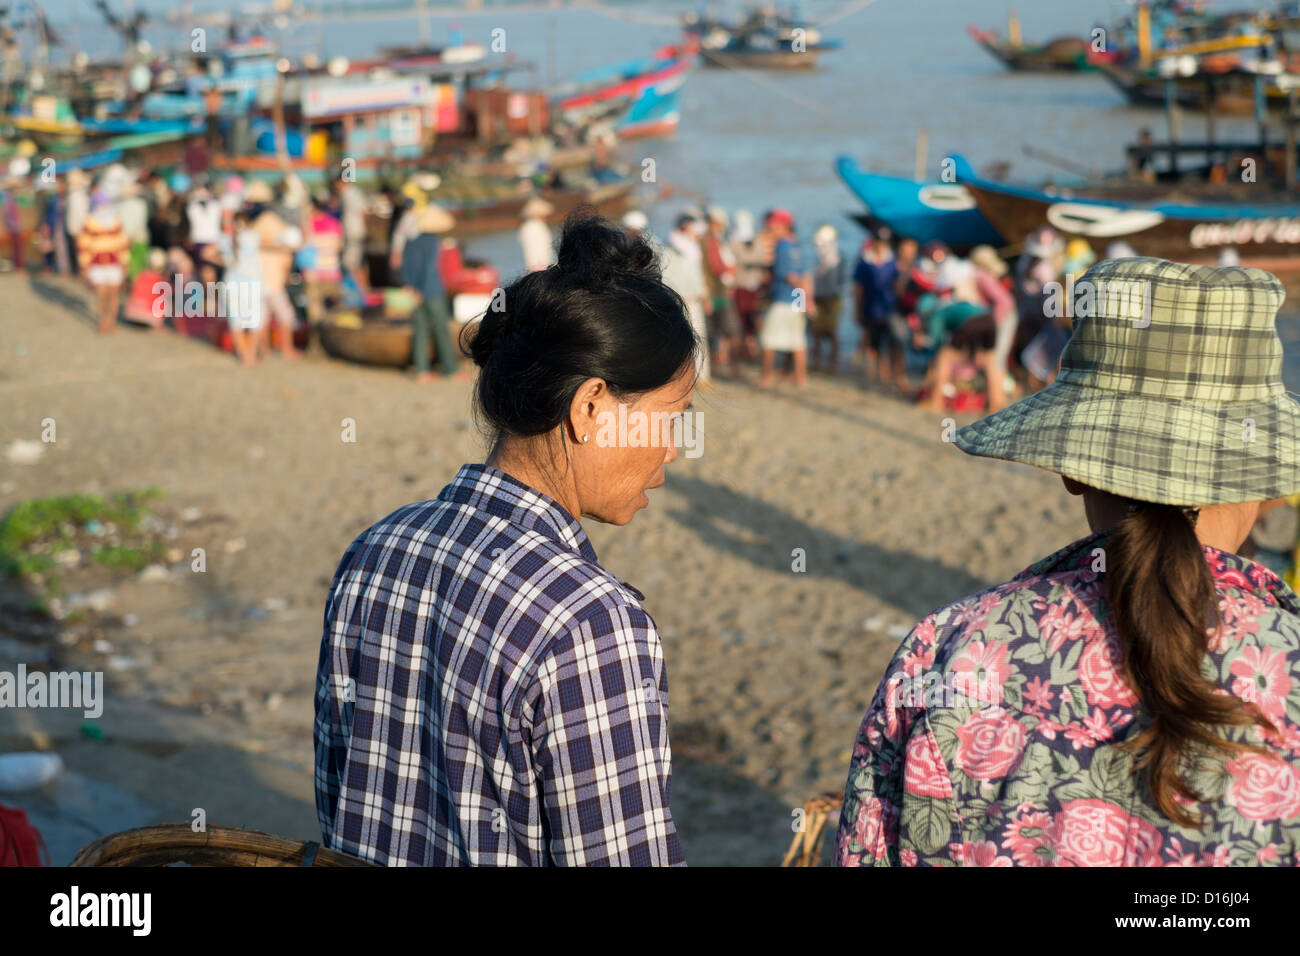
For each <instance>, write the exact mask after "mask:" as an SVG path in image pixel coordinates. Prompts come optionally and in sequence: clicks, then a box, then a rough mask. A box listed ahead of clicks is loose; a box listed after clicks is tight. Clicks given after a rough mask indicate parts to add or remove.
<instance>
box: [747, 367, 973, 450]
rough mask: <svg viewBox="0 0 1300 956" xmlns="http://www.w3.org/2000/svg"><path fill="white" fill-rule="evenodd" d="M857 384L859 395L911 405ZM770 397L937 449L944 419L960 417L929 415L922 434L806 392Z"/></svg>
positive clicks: (780, 392) (783, 392) (775, 393)
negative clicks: (928, 425)
mask: <svg viewBox="0 0 1300 956" xmlns="http://www.w3.org/2000/svg"><path fill="white" fill-rule="evenodd" d="M845 383H846V384H847V383H848V380H847V379H846V380H845ZM854 384H855V391H856V392H857V393H858V394H862V395H871V396H874V397H876V398H879V399H881V400H883V401H892V402H895V403H897V404H898V406H899V408H900V410H906V409H907V403H906V402H905V401H904V400H903V399H902V398H898V397H896V396H892V395H886V394H882V393H881V392H878V391H873V390H871V389H870V388H868V387H866V386H865V385H862V384H860V383H854ZM766 394H767V396H768V397H769V398H775V399H778V400H780V401H783V402H787V403H789V404H791V405H794V406H796V407H798V408H803V409H807V410H808V411H812V412H818V413H820V414H822V415H829V416H831V417H832V418H839V419H841V420H843V421H846V422H851V423H853V424H854V425H859V426H862V427H863V428H867V429H870V430H871V431H873V432H877V433H879V434H881V435H888V436H889V437H890V438H896V439H898V440H899V441H905V442H907V443H909V444H912V445H916V446H918V447H924V448H933V447H934V446H935V444H936V443H938V442H941V441H942V438H941V434H942V431H943V424H942V421H943V419H944V418H949V417H951V418H957V416H955V415H950V413H948V412H930V413H928V414H930V415H932V416H933V427H932V428H931V429H930V431H929V432H918V431H915V430H912V431H906V430H904V429H901V428H891V427H890V426H889V425H885V424H883V423H882V422H880V421H879V419H877V418H873V417H872V416H870V415H865V414H857V413H855V412H854V410H853V408H852V406H845V405H842V404H832V403H828V402H820V401H817V400H816V399H814V398H812V397H810V396H809V394H808V393H807V392H806V391H799V392H795V391H790V390H788V389H783V388H780V387H777V388H772V389H769V390H768V391H767V392H766ZM967 418H970V416H967Z"/></svg>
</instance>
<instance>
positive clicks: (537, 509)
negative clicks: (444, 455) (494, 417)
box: [438, 465, 596, 562]
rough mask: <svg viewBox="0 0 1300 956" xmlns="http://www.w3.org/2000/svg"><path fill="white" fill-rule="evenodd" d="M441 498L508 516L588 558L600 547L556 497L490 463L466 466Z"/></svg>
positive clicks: (500, 515)
mask: <svg viewBox="0 0 1300 956" xmlns="http://www.w3.org/2000/svg"><path fill="white" fill-rule="evenodd" d="M438 499H439V500H440V501H452V502H456V503H458V504H464V505H469V506H470V507H471V508H477V509H479V510H480V511H486V512H488V513H489V514H493V515H497V516H498V517H501V518H505V519H506V520H507V521H509V522H511V523H512V524H517V525H520V526H521V527H524V528H526V529H528V530H529V531H535V532H537V533H538V534H542V535H545V536H546V537H548V538H550V539H551V540H553V541H555V542H557V543H558V544H560V545H562V546H563V547H565V548H567V549H568V550H570V551H576V552H577V553H578V554H581V555H582V556H583V557H584V558H586V559H587V560H588V561H592V562H595V561H596V549H595V548H593V547H592V546H591V542H590V541H589V540H588V539H587V533H586V532H585V531H583V530H582V525H580V524H579V523H578V522H577V520H576V519H575V518H574V517H573V516H572V515H571V514H569V513H568V512H567V511H565V510H564V508H563V507H561V505H560V504H559V502H557V501H556V500H555V499H554V498H551V497H550V496H549V495H544V494H542V493H541V492H540V491H538V490H537V489H536V488H532V487H530V486H528V485H526V484H524V483H523V482H522V481H519V480H518V479H517V478H512V477H511V476H510V475H508V474H506V473H505V472H504V471H501V470H499V469H497V468H492V467H490V466H488V465H462V466H461V469H460V471H458V472H457V473H456V477H455V478H453V479H452V480H451V484H449V485H447V487H446V488H444V489H442V491H441V492H440V493H439V495H438Z"/></svg>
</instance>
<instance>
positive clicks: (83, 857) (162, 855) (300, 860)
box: [70, 823, 375, 866]
mask: <svg viewBox="0 0 1300 956" xmlns="http://www.w3.org/2000/svg"><path fill="white" fill-rule="evenodd" d="M173 863H187V864H189V865H190V866H374V865H375V864H373V863H368V862H367V861H365V860H362V859H359V858H358V857H355V856H350V855H348V854H347V853H340V852H338V851H337V850H326V849H325V848H323V847H322V846H321V845H320V844H319V843H316V842H314V841H310V840H309V841H303V840H288V839H285V838H284V837H278V836H272V835H271V834H269V833H259V832H258V831H256V830H239V829H236V828H235V827H220V826H209V827H208V828H207V830H205V831H202V832H199V833H196V832H194V830H193V829H191V828H190V825H189V824H188V823H164V824H160V825H158V826H152V827H141V828H139V829H137V830H127V831H126V832H125V833H113V834H110V835H109V836H106V837H101V838H100V839H98V840H96V841H95V842H94V843H90V844H88V845H86V846H85V847H83V848H82V850H81V852H80V853H78V854H77V855H76V857H75V858H74V859H73V861H72V863H71V864H70V865H71V866H168V865H170V864H173Z"/></svg>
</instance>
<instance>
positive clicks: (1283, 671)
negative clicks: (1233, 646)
mask: <svg viewBox="0 0 1300 956" xmlns="http://www.w3.org/2000/svg"><path fill="white" fill-rule="evenodd" d="M1230 669H1231V671H1232V674H1233V676H1234V677H1235V678H1236V679H1235V680H1234V681H1233V682H1232V692H1233V693H1234V694H1236V695H1237V696H1238V697H1240V698H1241V699H1242V700H1243V701H1245V702H1246V703H1249V704H1255V705H1256V706H1257V707H1259V709H1260V710H1261V711H1262V712H1263V714H1264V716H1265V717H1267V718H1268V719H1269V720H1271V721H1274V722H1275V723H1276V722H1277V721H1279V720H1281V719H1282V718H1283V717H1284V716H1285V715H1286V699H1287V695H1288V694H1290V693H1291V675H1290V674H1288V673H1287V670H1288V663H1287V659H1286V654H1284V653H1283V652H1282V651H1273V650H1269V649H1268V648H1267V647H1246V648H1243V649H1242V651H1241V654H1240V655H1239V656H1238V657H1237V658H1236V660H1234V661H1233V662H1232V665H1231V668H1230Z"/></svg>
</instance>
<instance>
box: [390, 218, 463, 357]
mask: <svg viewBox="0 0 1300 956" xmlns="http://www.w3.org/2000/svg"><path fill="white" fill-rule="evenodd" d="M415 224H416V228H417V229H418V230H419V234H418V235H417V236H416V237H415V238H414V239H412V240H410V241H409V242H407V243H406V248H405V249H404V250H403V251H402V284H403V285H404V286H405V287H406V288H407V290H408V291H410V292H412V293H414V294H415V295H417V296H419V299H420V304H419V305H418V306H416V308H415V311H414V312H413V313H411V325H412V330H411V331H412V335H411V353H412V354H411V362H412V364H413V365H414V366H415V379H416V381H417V382H432V381H436V380H437V379H438V376H437V375H435V374H434V372H433V367H432V364H431V363H430V361H429V343H430V341H432V342H433V350H434V355H435V356H436V357H437V359H438V367H439V369H440V371H441V372H442V374H443V375H444V376H446V377H448V378H457V379H464V378H468V377H469V376H468V373H465V372H462V371H461V370H460V353H459V350H458V349H457V348H456V345H455V343H454V342H453V341H452V338H451V326H450V323H451V311H450V309H448V307H447V286H446V284H445V283H444V282H443V279H442V273H441V271H440V268H439V265H440V260H441V257H442V256H441V254H442V236H443V234H444V233H447V232H449V231H450V230H451V228H452V227H453V226H454V225H455V219H454V218H453V217H452V215H451V213H449V212H447V210H445V209H443V208H442V207H441V206H439V205H437V204H435V203H426V204H425V205H424V207H423V208H422V209H421V210H420V211H419V213H418V214H417V215H416V220H415Z"/></svg>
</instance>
